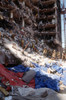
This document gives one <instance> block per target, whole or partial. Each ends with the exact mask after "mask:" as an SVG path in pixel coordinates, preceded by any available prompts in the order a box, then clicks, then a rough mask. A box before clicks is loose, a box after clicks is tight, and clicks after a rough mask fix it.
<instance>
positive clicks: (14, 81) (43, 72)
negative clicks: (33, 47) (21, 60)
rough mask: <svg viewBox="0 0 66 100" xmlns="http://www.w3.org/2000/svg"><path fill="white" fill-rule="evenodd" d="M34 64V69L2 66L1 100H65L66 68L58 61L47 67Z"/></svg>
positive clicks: (0, 75) (20, 66)
mask: <svg viewBox="0 0 66 100" xmlns="http://www.w3.org/2000/svg"><path fill="white" fill-rule="evenodd" d="M32 64H33V65H34V67H25V66H23V65H18V66H14V67H7V68H5V67H4V66H3V65H2V64H0V99H1V100H16V99H17V100H34V99H35V100H65V99H66V94H65V93H64V92H63V91H64V89H66V67H63V66H62V64H61V63H59V62H56V61H55V62H52V61H50V63H45V66H40V65H38V64H36V63H33V62H32ZM59 65H60V66H59ZM61 93H63V94H61Z"/></svg>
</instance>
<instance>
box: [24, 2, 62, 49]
mask: <svg viewBox="0 0 66 100" xmlns="http://www.w3.org/2000/svg"><path fill="white" fill-rule="evenodd" d="M25 4H26V5H27V6H28V7H29V8H30V9H32V12H33V15H34V17H35V21H36V24H34V27H33V29H34V36H36V37H39V38H42V39H44V40H46V42H48V43H49V42H50V43H51V42H52V41H53V43H54V45H55V48H57V45H58V46H61V16H60V15H61V9H60V0H30V1H29V2H27V1H26V2H25Z"/></svg>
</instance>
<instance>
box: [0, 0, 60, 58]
mask: <svg viewBox="0 0 66 100" xmlns="http://www.w3.org/2000/svg"><path fill="white" fill-rule="evenodd" d="M0 27H1V28H0V38H1V40H0V44H1V46H0V48H1V50H2V51H4V52H5V53H6V55H8V52H10V51H9V50H6V48H5V47H4V45H5V44H4V39H8V40H9V41H14V42H16V43H17V44H19V46H21V47H22V48H23V49H24V50H26V51H27V52H33V51H35V52H38V51H39V52H38V53H39V54H40V53H42V52H43V50H44V48H48V49H49V51H50V48H51V52H52V50H53V49H56V50H60V48H61V19H60V0H28V2H27V0H1V1H0ZM47 45H48V46H47ZM27 47H28V48H27ZM3 49H4V50H3ZM7 51H8V52H7ZM9 56H10V55H9ZM10 59H11V58H10ZM12 59H13V58H12Z"/></svg>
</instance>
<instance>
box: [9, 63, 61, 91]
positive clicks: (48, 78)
mask: <svg viewBox="0 0 66 100" xmlns="http://www.w3.org/2000/svg"><path fill="white" fill-rule="evenodd" d="M33 64H34V65H35V68H28V70H31V69H32V70H35V71H36V76H35V88H42V87H47V88H51V89H53V90H55V91H59V89H60V88H59V81H60V77H59V76H57V75H53V74H48V73H46V72H45V67H43V66H39V65H38V64H35V63H33ZM19 66H20V67H19ZM19 66H15V67H12V68H9V69H10V70H13V71H15V72H24V70H25V71H27V70H26V67H25V68H24V66H22V65H19ZM17 67H18V70H17ZM22 67H23V69H22Z"/></svg>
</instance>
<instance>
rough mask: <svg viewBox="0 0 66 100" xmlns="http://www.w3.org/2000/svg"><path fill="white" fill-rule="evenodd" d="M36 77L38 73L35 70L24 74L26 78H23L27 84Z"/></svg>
mask: <svg viewBox="0 0 66 100" xmlns="http://www.w3.org/2000/svg"><path fill="white" fill-rule="evenodd" d="M35 75H36V72H35V71H33V70H30V71H28V72H26V73H25V74H24V76H23V77H22V80H23V81H24V82H26V83H29V82H30V81H31V80H32V79H33V78H34V77H35ZM28 77H29V78H28Z"/></svg>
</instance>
